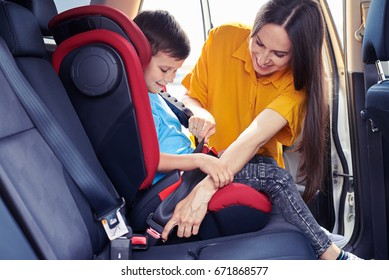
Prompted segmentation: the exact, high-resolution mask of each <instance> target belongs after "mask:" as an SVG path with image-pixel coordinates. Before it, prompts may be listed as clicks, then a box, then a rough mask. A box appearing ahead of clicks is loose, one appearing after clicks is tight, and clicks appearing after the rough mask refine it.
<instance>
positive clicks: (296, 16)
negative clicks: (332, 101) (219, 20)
mask: <svg viewBox="0 0 389 280" xmlns="http://www.w3.org/2000/svg"><path fill="white" fill-rule="evenodd" d="M269 23H273V24H277V25H280V26H282V27H284V28H285V30H286V32H287V33H288V36H289V39H290V41H291V44H292V60H291V66H292V71H293V76H294V87H295V89H296V90H300V89H303V88H305V89H306V92H307V103H306V104H307V110H306V116H305V120H304V129H303V132H302V138H301V142H300V143H299V146H298V148H297V150H298V151H299V152H300V153H301V162H300V166H299V171H298V173H299V174H298V177H299V178H303V180H304V181H305V185H306V187H305V190H304V193H303V198H304V200H305V201H309V200H310V199H312V198H313V197H314V196H315V194H316V193H317V191H319V190H321V189H322V183H323V178H324V174H325V167H326V158H327V154H326V137H327V133H326V131H327V130H326V126H327V121H328V101H327V96H326V94H325V91H324V70H323V61H322V48H323V39H324V28H325V27H324V20H323V17H322V13H321V8H320V5H319V4H318V2H317V1H315V0H270V1H269V2H267V3H266V4H265V5H264V6H262V7H261V9H260V10H259V11H258V13H257V16H256V19H255V22H254V26H253V31H252V36H254V35H255V34H256V33H258V31H259V29H260V28H261V27H262V26H263V25H265V24H269Z"/></svg>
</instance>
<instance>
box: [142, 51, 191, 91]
mask: <svg viewBox="0 0 389 280" xmlns="http://www.w3.org/2000/svg"><path fill="white" fill-rule="evenodd" d="M183 63H184V60H176V59H175V58H173V57H171V56H170V55H169V54H166V53H164V52H161V51H159V52H157V53H156V54H155V55H153V56H152V57H151V61H150V63H149V65H148V66H147V67H146V69H145V71H144V76H145V81H146V86H147V89H148V91H149V92H151V93H158V92H161V90H163V89H164V88H165V86H166V85H167V84H169V83H172V82H173V80H174V78H175V77H176V73H177V69H178V68H180V67H181V66H182V64H183Z"/></svg>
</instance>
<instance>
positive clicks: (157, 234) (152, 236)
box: [146, 213, 163, 245]
mask: <svg viewBox="0 0 389 280" xmlns="http://www.w3.org/2000/svg"><path fill="white" fill-rule="evenodd" d="M153 216H154V213H151V214H150V215H149V216H148V217H147V221H146V223H147V224H148V225H149V227H148V228H147V230H146V236H148V237H149V239H148V240H149V244H150V245H156V244H157V243H159V242H160V241H161V240H162V238H161V235H162V231H163V227H162V226H161V225H159V224H158V223H157V222H156V221H154V220H153Z"/></svg>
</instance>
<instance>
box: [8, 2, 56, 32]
mask: <svg viewBox="0 0 389 280" xmlns="http://www.w3.org/2000/svg"><path fill="white" fill-rule="evenodd" d="M8 1H9V2H14V3H17V4H19V5H21V6H24V7H26V8H27V9H29V10H30V11H31V12H32V14H33V15H34V16H35V18H36V19H37V20H38V24H39V27H40V29H41V32H42V34H43V35H44V36H49V35H51V32H50V29H49V25H48V24H49V21H50V20H51V19H52V18H53V17H54V16H56V15H57V14H58V12H57V7H56V6H55V3H54V1H53V0H8Z"/></svg>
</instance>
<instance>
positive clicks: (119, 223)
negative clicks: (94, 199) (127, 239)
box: [98, 201, 129, 240]
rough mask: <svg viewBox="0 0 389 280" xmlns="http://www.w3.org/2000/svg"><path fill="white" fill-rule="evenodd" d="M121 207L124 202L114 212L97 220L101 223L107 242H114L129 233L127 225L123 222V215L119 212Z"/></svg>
mask: <svg viewBox="0 0 389 280" xmlns="http://www.w3.org/2000/svg"><path fill="white" fill-rule="evenodd" d="M123 206H124V201H123V204H121V205H120V206H119V207H118V208H116V209H115V210H113V211H111V212H108V213H107V214H105V215H103V216H102V217H100V218H98V220H100V221H101V223H102V225H103V227H104V230H105V232H106V233H107V236H108V238H109V240H114V239H116V238H118V237H121V236H123V235H125V234H127V233H128V232H129V230H128V227H127V224H126V222H125V221H124V218H123V215H122V213H121V212H120V210H121V209H122V207H123Z"/></svg>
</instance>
